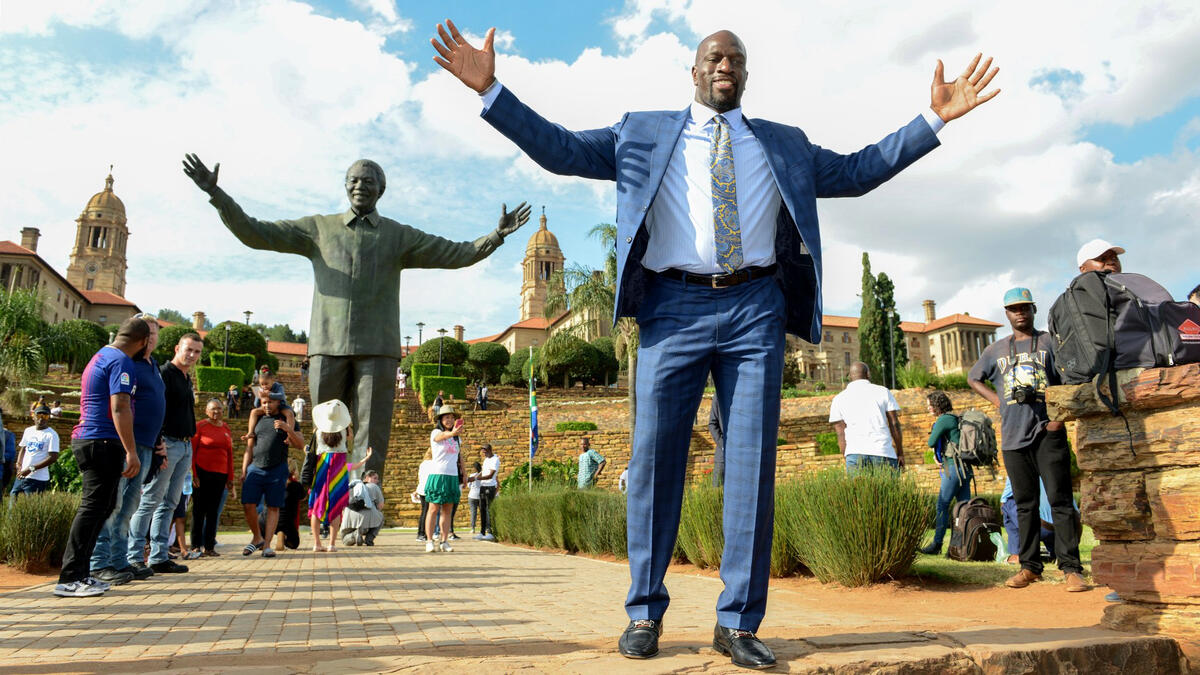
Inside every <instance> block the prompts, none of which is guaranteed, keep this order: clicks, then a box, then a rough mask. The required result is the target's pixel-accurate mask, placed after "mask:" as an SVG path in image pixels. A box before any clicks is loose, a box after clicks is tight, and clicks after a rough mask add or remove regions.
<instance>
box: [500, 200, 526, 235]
mask: <svg viewBox="0 0 1200 675" xmlns="http://www.w3.org/2000/svg"><path fill="white" fill-rule="evenodd" d="M531 209H532V207H530V206H527V205H526V204H525V202H521V203H520V204H518V205H517V208H515V209H513V210H512V211H509V210H508V205H507V204H501V205H500V225H498V226H497V227H496V229H497V230H498V231H499V232H500V236H501V237H507V236H508V235H510V234H512V233H513V232H516V231H517V228H519V227H521V226H522V225H524V224H525V223H527V222H529V212H530V210H531Z"/></svg>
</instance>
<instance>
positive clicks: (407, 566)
mask: <svg viewBox="0 0 1200 675" xmlns="http://www.w3.org/2000/svg"><path fill="white" fill-rule="evenodd" d="M223 538H224V539H225V540H226V541H227V542H229V544H230V545H226V546H223V547H222V548H221V550H222V553H224V555H223V556H222V557H220V558H215V559H203V560H200V561H196V562H194V563H191V565H192V571H191V572H189V573H187V574H181V575H159V576H156V577H154V578H153V579H150V580H148V581H145V582H140V583H139V582H134V583H132V584H129V585H126V586H121V587H118V588H115V589H114V590H112V591H110V592H109V593H108V594H106V595H104V596H102V597H99V598H90V599H63V598H57V597H54V596H52V595H51V594H50V592H49V591H50V587H49V586H45V585H44V586H39V587H35V588H30V589H24V590H20V591H13V592H9V593H5V594H0V608H2V609H0V672H64V671H69V672H109V671H111V672H150V671H160V670H179V669H196V670H201V671H211V672H229V671H235V670H242V669H246V670H254V671H263V670H267V671H274V672H283V673H290V672H348V671H372V672H405V671H409V670H433V671H462V670H463V669H465V668H478V669H487V670H488V671H489V672H508V671H512V670H517V669H523V668H532V669H534V670H538V671H570V672H601V671H604V672H607V673H613V672H630V671H636V672H668V671H680V670H697V671H698V670H705V671H712V670H717V671H726V670H730V669H731V667H730V665H729V662H728V659H724V658H721V657H720V656H718V655H717V654H716V653H715V652H714V651H713V650H712V649H711V648H710V647H709V646H708V643H709V642H710V641H711V631H712V617H713V604H714V602H715V599H716V596H717V594H718V592H719V591H720V581H719V580H718V579H714V578H710V577H702V576H690V575H680V574H672V575H671V578H670V579H669V586H670V589H671V593H672V596H673V598H674V600H673V603H672V607H671V611H670V613H669V615H668V619H667V631H668V634H667V636H666V637H665V638H664V644H663V655H662V656H660V657H659V658H656V659H653V660H650V661H629V660H625V659H622V658H620V656H619V655H617V654H616V651H615V641H616V636H617V635H618V634H619V632H620V630H621V629H622V628H623V627H624V625H625V623H626V621H627V619H626V618H625V614H624V611H623V608H622V602H621V601H622V599H623V597H624V592H625V589H626V587H627V584H628V572H627V570H626V568H625V565H624V564H623V563H608V562H602V561H596V560H589V559H586V558H581V557H575V556H564V555H555V554H548V553H540V552H536V551H528V550H525V549H520V548H514V547H508V546H502V545H498V544H489V543H482V542H474V541H462V542H459V543H458V545H457V547H456V548H457V550H456V551H455V552H454V553H450V554H440V553H439V554H426V553H424V550H423V548H420V547H419V546H418V545H417V544H415V543H414V542H413V541H412V535H411V534H406V533H400V532H387V533H384V534H383V535H382V536H381V537H380V540H379V544H380V545H378V546H375V547H373V548H357V549H356V548H350V549H339V551H338V552H337V553H334V554H317V553H312V552H308V551H298V552H286V553H281V554H280V555H279V557H277V558H275V559H274V560H266V559H263V558H260V557H257V556H254V557H249V558H246V557H243V556H241V555H240V554H239V551H238V549H237V548H235V547H234V546H233V545H232V544H233V542H234V541H236V540H233V539H231V536H230V535H223ZM239 545H240V544H239ZM771 595H772V599H771V605H770V612H769V616H768V624H769V626H768V627H767V628H765V629H764V632H763V635H764V637H765V638H766V639H767V640H768V644H770V645H771V646H772V647H773V648H774V649H775V650H776V652H777V653H778V655H779V656H780V658H781V666H782V667H781V668H780V670H790V671H793V672H802V671H807V670H811V669H814V668H824V667H834V668H836V667H839V664H841V666H846V665H847V664H857V665H865V663H864V662H863V659H864V658H866V659H867V660H868V661H873V662H878V661H879V660H880V659H883V660H884V661H888V660H889V659H891V660H900V661H906V662H909V663H910V665H915V664H926V665H929V666H930V667H934V668H935V669H941V668H942V667H943V666H945V667H949V666H950V665H951V664H953V663H957V662H959V661H961V660H962V659H967V661H965V662H964V663H969V662H970V656H969V655H967V654H966V653H965V652H964V651H963V646H964V645H965V644H967V643H968V642H971V641H974V642H976V643H989V642H1010V641H1013V640H1014V639H1017V640H1018V641H1020V640H1021V639H1020V638H1014V637H1013V636H1012V635H999V634H993V632H988V631H976V632H975V633H977V634H971V635H967V634H962V635H958V636H948V635H940V634H933V633H919V632H915V631H912V630H908V631H904V630H896V631H895V632H890V633H875V634H868V633H861V632H854V633H847V632H846V629H847V628H849V627H852V626H858V627H868V628H867V630H885V631H886V630H893V629H895V628H898V627H896V626H889V625H888V623H887V621H886V620H885V619H883V618H881V617H878V616H873V615H872V614H871V612H865V613H864V612H861V611H860V612H854V611H845V610H840V609H839V608H837V607H813V606H811V605H812V603H808V604H806V603H805V602H804V598H803V595H802V594H800V593H796V592H794V591H788V590H772V592H771ZM859 630H862V628H860V629H859ZM1081 630H1084V631H1085V632H1084V633H1073V634H1071V636H1073V638H1075V639H1079V640H1092V641H1095V640H1102V641H1103V640H1107V641H1112V640H1113V639H1117V638H1115V637H1114V636H1117V635H1118V634H1111V633H1105V632H1103V631H1096V630H1095V629H1081ZM1086 631H1091V632H1090V633H1088V632H1086ZM822 633H824V634H826V635H828V637H826V638H819V637H813V636H814V635H815V634H822ZM1043 633H1044V631H1043ZM801 636H807V637H801ZM1042 637H1043V638H1045V636H1042ZM1062 637H1063V636H1061V635H1060V636H1059V638H1062ZM1024 639H1025V640H1028V636H1026V638H1024ZM1046 639H1048V638H1046ZM1119 639H1120V640H1125V639H1126V638H1119ZM864 645H865V647H864ZM1023 647H1028V645H1023ZM1147 649H1151V651H1153V649H1160V650H1161V645H1160V646H1159V647H1154V646H1153V645H1151V647H1147ZM864 650H865V651H864ZM1136 651H1137V650H1136V649H1134V650H1130V649H1126V650H1125V652H1123V653H1124V654H1125V655H1126V657H1128V656H1129V655H1130V654H1131V653H1133V652H1136ZM864 654H865V656H864ZM1142 658H1146V657H1145V655H1144V654H1142ZM939 664H940V665H939Z"/></svg>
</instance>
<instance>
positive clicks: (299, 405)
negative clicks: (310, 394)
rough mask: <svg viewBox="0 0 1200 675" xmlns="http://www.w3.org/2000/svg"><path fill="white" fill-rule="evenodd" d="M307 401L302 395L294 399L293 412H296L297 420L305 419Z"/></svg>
mask: <svg viewBox="0 0 1200 675" xmlns="http://www.w3.org/2000/svg"><path fill="white" fill-rule="evenodd" d="M307 403H308V402H307V401H305V400H304V398H303V397H301V396H297V397H296V399H295V400H294V401H292V412H294V413H296V422H303V421H304V406H305V405H307Z"/></svg>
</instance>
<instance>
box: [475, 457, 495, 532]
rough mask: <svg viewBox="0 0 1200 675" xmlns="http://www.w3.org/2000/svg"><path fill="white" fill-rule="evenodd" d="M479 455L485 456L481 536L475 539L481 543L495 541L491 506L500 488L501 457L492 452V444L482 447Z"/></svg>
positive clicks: (482, 476)
mask: <svg viewBox="0 0 1200 675" xmlns="http://www.w3.org/2000/svg"><path fill="white" fill-rule="evenodd" d="M479 454H480V455H482V456H483V459H482V460H481V461H482V463H483V468H482V469H480V471H479V534H477V535H475V538H476V539H479V540H481V541H495V540H496V535H495V533H494V532H493V531H492V517H491V514H492V511H491V506H492V500H493V499H495V498H496V489H497V488H498V487H499V486H500V481H499V480H498V479H499V477H500V455H497V454H496V453H494V452H492V445H491V443H484V444H483V445H482V446H480V447H479Z"/></svg>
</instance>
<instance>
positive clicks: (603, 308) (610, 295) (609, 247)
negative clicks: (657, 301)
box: [546, 223, 638, 437]
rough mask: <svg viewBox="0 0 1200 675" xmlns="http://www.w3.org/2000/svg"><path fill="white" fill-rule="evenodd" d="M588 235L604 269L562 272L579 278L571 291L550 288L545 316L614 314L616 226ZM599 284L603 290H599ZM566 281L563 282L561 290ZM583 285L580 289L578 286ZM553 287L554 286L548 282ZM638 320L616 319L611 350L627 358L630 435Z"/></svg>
mask: <svg viewBox="0 0 1200 675" xmlns="http://www.w3.org/2000/svg"><path fill="white" fill-rule="evenodd" d="M588 236H589V237H592V238H594V239H597V240H599V241H600V245H601V246H602V247H603V248H604V251H605V253H604V271H603V273H602V274H600V275H598V276H597V275H596V274H594V273H593V272H592V271H591V270H587V269H586V268H582V267H579V268H577V269H575V271H572V272H570V276H569V277H568V275H567V274H566V273H564V280H565V281H572V280H573V281H578V282H580V283H576V284H575V285H574V286H573V287H572V288H571V290H570V291H565V290H564V292H562V293H557V292H554V291H552V292H551V293H550V294H549V295H548V296H547V298H546V315H547V316H551V315H553V314H557V313H558V312H561V311H563V310H564V309H571V310H580V311H588V310H591V311H592V312H593V313H594V314H595V315H596V316H600V317H607V316H613V314H614V312H613V308H614V305H615V303H616V296H617V226H616V225H613V224H611V223H600V224H598V225H595V226H593V227H592V229H590V230H588ZM601 284H602V285H603V288H604V291H603V292H601V288H600V286H601ZM566 286H567V284H564V285H563V287H564V289H565V288H566ZM581 287H582V289H580V288H581ZM551 288H552V289H553V288H554V286H553V285H551ZM637 347H638V328H637V321H635V320H634V319H632V318H630V317H621V318H620V319H617V323H616V327H615V329H614V337H613V352H614V354H615V356H616V358H617V359H618V360H619V361H621V360H624V361H627V363H628V365H627V368H626V371H627V374H628V378H629V434H630V436H631V437H632V435H633V427H634V424H635V422H636V420H637V398H636V396H635V394H634V392H635V389H636V386H637V377H636V376H637Z"/></svg>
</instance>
